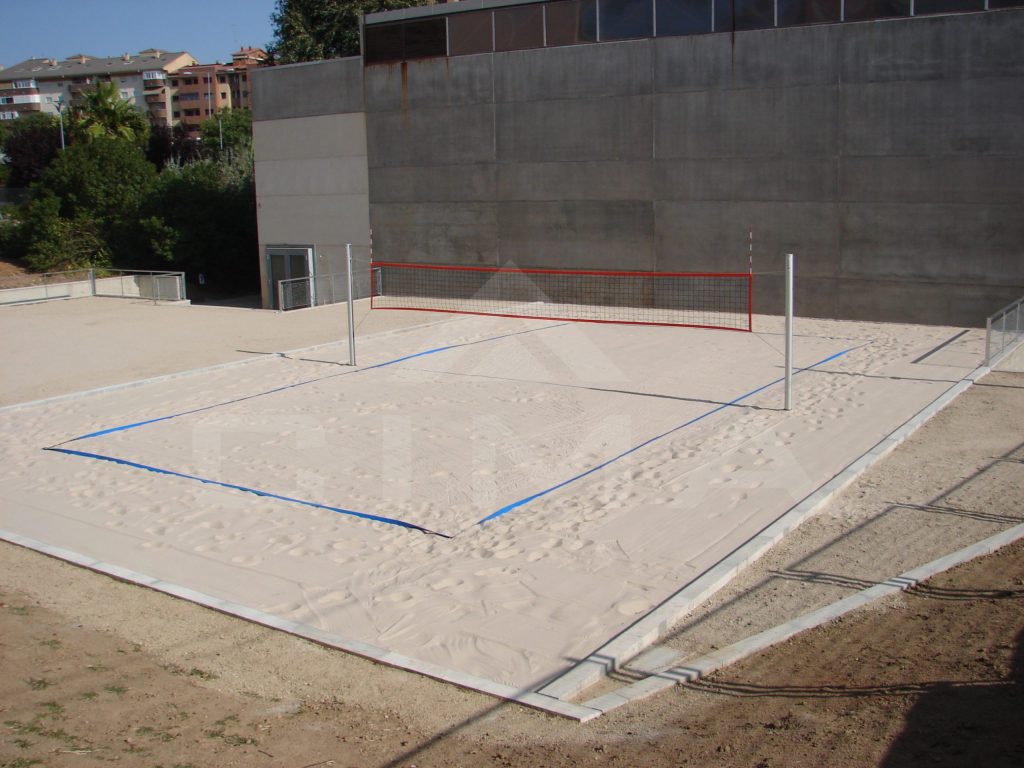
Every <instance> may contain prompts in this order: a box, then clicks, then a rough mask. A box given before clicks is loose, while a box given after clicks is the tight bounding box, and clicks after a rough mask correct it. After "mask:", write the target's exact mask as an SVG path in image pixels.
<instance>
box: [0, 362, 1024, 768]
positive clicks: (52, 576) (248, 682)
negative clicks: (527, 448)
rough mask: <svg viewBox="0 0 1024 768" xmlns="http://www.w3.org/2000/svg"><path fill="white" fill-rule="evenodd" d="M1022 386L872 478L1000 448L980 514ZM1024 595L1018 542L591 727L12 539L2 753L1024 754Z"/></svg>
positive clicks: (525, 759)
mask: <svg viewBox="0 0 1024 768" xmlns="http://www.w3.org/2000/svg"><path fill="white" fill-rule="evenodd" d="M1022 395H1024V376H1022V375H1019V374H1001V375H1000V376H999V378H997V379H992V380H990V381H989V386H982V387H975V388H972V389H971V390H970V391H968V392H967V393H966V394H965V395H964V396H963V397H962V398H960V399H959V400H958V401H956V402H955V403H954V404H953V405H951V406H950V408H949V409H947V412H946V413H947V414H949V417H948V418H944V419H936V420H934V421H933V422H932V423H929V424H928V425H926V426H925V427H924V428H923V429H922V430H921V431H919V432H918V433H917V434H916V435H915V436H914V438H913V439H912V440H910V441H908V443H907V444H905V445H904V446H901V447H900V448H898V449H897V450H896V451H894V452H893V453H892V454H890V455H889V456H888V457H887V458H886V459H884V460H883V462H881V463H880V464H879V465H877V466H876V467H875V468H874V469H873V470H872V472H871V476H870V477H869V478H868V480H867V481H868V482H871V483H878V482H881V481H883V480H885V479H886V478H889V479H891V480H894V481H897V482H898V481H899V479H900V478H901V477H908V476H910V475H913V474H914V473H922V472H927V471H930V470H931V469H932V467H929V466H922V464H921V457H920V452H919V450H917V449H916V448H915V445H917V446H919V445H920V443H921V442H922V441H927V442H929V443H931V444H932V445H934V446H940V447H941V446H945V447H946V448H948V450H946V451H945V452H944V453H943V456H944V458H943V459H942V461H939V460H938V459H937V458H933V459H932V460H931V461H930V464H931V465H932V466H934V467H937V468H938V469H937V471H940V472H941V473H942V474H943V475H944V476H946V477H947V478H956V477H958V476H960V475H963V474H965V473H970V472H972V471H974V470H973V469H972V467H973V466H975V465H976V463H977V462H978V461H979V457H980V458H981V459H988V460H992V461H996V460H998V461H1000V462H1001V463H1002V464H1003V465H1005V471H1016V472H1017V473H1018V474H1017V478H1018V482H1016V483H1015V484H1011V485H1009V486H1008V485H1006V482H1007V476H1006V474H1005V471H1004V472H1003V473H987V474H985V475H984V476H982V477H979V479H978V480H977V481H975V482H973V483H971V484H970V485H968V486H965V487H964V488H962V489H960V490H959V491H958V495H957V498H956V503H957V506H958V507H959V508H962V509H964V510H970V511H972V512H973V513H976V514H982V515H983V514H984V513H985V510H986V509H987V508H988V507H989V506H991V505H992V499H993V494H995V495H1005V494H1006V493H1019V492H1020V490H1019V489H1020V488H1021V487H1022V486H1024V482H1021V481H1020V480H1019V478H1021V476H1022V474H1024V466H1022V463H1021V457H1020V455H1019V452H1015V453H1013V454H1012V455H1010V456H1009V457H1007V456H1002V457H997V456H991V455H990V456H980V454H979V451H981V452H982V453H983V452H984V451H985V450H986V449H985V447H984V446H985V445H987V443H986V442H985V441H981V442H980V443H979V442H978V441H975V440H973V437H974V436H975V435H978V434H984V435H991V434H992V433H994V432H998V431H1000V430H1001V431H1003V432H1005V431H1007V430H1010V431H1014V430H1015V429H1016V427H1015V426H1014V425H1015V423H1016V422H1015V421H1014V420H1013V419H1007V418H1006V414H1007V413H1008V412H1010V410H1011V409H1018V408H1020V407H1021V399H1022ZM978 398H983V399H984V400H985V403H984V404H985V406H986V407H984V408H978V402H977V400H978ZM964 408H966V409H970V413H971V418H969V419H962V418H954V417H955V416H956V412H957V409H964ZM1006 439H1010V440H1011V441H1012V440H1013V439H1016V441H1017V442H1018V443H1019V442H1020V440H1021V437H1020V436H1019V435H1016V437H1015V436H1014V435H1006ZM972 444H976V445H979V446H980V447H979V448H977V449H975V450H971V449H970V446H971V445H972ZM937 450H938V449H937ZM940 452H941V451H940ZM961 465H963V466H961ZM989 476H991V477H992V478H993V479H992V480H991V481H990V480H988V479H987V478H988V477H989ZM950 482H955V480H952V481H950ZM908 487H909V484H908ZM1014 488H1016V490H1014ZM857 493H858V489H857V488H856V487H852V488H851V489H850V490H849V492H848V493H846V494H844V497H845V499H846V500H845V501H844V502H843V503H844V504H849V503H852V502H851V499H856V498H857ZM923 493H924V492H923V491H922V494H923ZM928 494H930V495H922V498H920V499H918V500H917V503H920V504H927V503H930V502H931V501H932V500H933V498H934V491H929V492H928ZM908 495H914V494H912V493H910V492H909V491H908ZM907 503H909V501H908V502H907ZM1022 608H1024V542H1017V543H1016V544H1014V545H1011V546H1009V547H1006V548H1005V549H1003V550H1001V551H1000V552H998V553H996V554H994V555H992V556H989V557H985V558H981V559H979V560H976V561H973V562H970V563H967V564H965V565H963V566H960V567H958V568H955V569H953V570H951V571H949V572H947V573H945V574H942V575H940V576H938V577H936V578H934V579H932V580H930V581H929V582H927V583H925V584H923V585H920V586H919V587H917V588H915V589H913V590H912V591H910V592H908V593H905V594H903V595H900V596H899V597H896V598H892V599H889V600H887V601H884V602H882V603H879V604H877V605H874V606H872V607H871V608H869V609H866V610H863V611H859V612H857V613H855V614H852V615H850V616H848V617H847V618H845V619H843V620H841V621H837V622H835V623H833V624H830V625H828V626H824V627H820V628H818V629H814V630H810V631H808V632H806V633H803V634H802V635H800V636H798V637H796V638H794V639H793V640H791V641H789V642H787V643H784V644H782V645H780V646H777V647H775V648H772V649H770V650H768V651H766V652H764V653H761V654H759V655H757V656H755V657H752V658H750V659H748V660H746V661H745V662H742V663H740V664H736V665H734V666H732V667H729V668H727V669H725V670H723V671H722V672H721V673H719V674H717V675H715V676H713V677H711V678H708V679H707V680H703V681H700V682H698V683H696V684H693V685H689V686H685V687H678V688H675V689H673V690H671V691H668V692H666V693H664V694H662V695H660V696H658V697H655V698H652V699H649V700H646V701H643V702H638V703H636V704H633V705H630V706H628V707H624V708H622V709H620V710H617V711H616V712H613V713H612V714H610V715H608V716H606V717H603V718H600V719H598V720H596V721H593V722H591V723H589V724H586V725H579V724H575V723H571V722H567V721H564V720H560V719H558V718H555V717H552V716H547V715H541V714H538V713H535V712H531V711H528V710H525V709H523V708H521V707H519V706H517V705H512V704H507V703H504V702H499V701H496V700H493V699H489V698H487V697H485V696H482V695H479V694H475V693H469V692H465V691H460V690H458V689H455V688H453V687H451V686H448V685H444V684H441V683H437V682H434V681H432V680H428V679H425V678H422V677H418V676H415V675H411V674H408V673H405V672H401V671H399V670H394V669H388V668H385V667H381V666H379V665H374V664H371V663H369V662H365V661H363V660H360V659H357V658H354V657H352V656H349V655H346V654H342V653H339V652H336V651H330V650H327V649H324V648H321V647H318V646H316V645H313V644H311V643H308V642H306V641H302V640H298V639H296V638H294V637H290V636H288V635H284V634H282V633H278V632H273V631H271V630H266V629H264V628H262V627H258V626H254V625H251V624H248V623H246V622H243V621H240V620H238V619H235V618H232V617H228V616H223V615H220V614H217V613H214V612H212V611H208V610H205V609H202V608H199V607H197V606H195V605H191V604H189V603H185V602H183V601H179V600H176V599H174V598H171V597H168V596H165V595H162V594H158V593H153V592H149V591H147V590H144V589H141V588H138V587H134V586H129V585H126V584H122V583H120V582H116V581H113V580H111V579H109V578H107V577H105V576H101V575H98V574H94V573H91V572H88V571H84V570H82V569H79V568H75V567H73V566H70V565H67V564H65V563H63V562H60V561H56V560H52V559H50V558H47V557H44V556H42V555H39V554H37V553H34V552H30V551H27V550H24V549H21V548H18V547H14V546H11V545H7V544H3V545H0V766H4V767H7V766H11V767H13V766H29V765H44V766H83V765H90V764H95V763H96V762H97V761H110V762H117V763H120V764H122V765H130V766H148V767H155V766H163V767H164V768H172V766H178V768H184V767H185V766H196V767H198V766H234V765H238V766H243V765H244V766H261V765H266V766H294V767H295V768H311V767H312V766H412V765H416V766H420V768H423V767H424V766H447V765H468V766H575V765H602V764H612V765H622V766H628V765H645V766H677V765H723V766H749V767H751V768H753V767H755V766H756V767H758V768H764V767H766V766H796V765H815V766H817V765H826V764H827V765H830V766H870V765H879V766H904V765H906V766H911V765H913V766H918V765H936V766H964V765H985V766H1020V765H1022V764H1024V730H1021V728H1020V715H1021V712H1022V711H1024V706H1022V705H1024V689H1022V683H1024V610H1022Z"/></svg>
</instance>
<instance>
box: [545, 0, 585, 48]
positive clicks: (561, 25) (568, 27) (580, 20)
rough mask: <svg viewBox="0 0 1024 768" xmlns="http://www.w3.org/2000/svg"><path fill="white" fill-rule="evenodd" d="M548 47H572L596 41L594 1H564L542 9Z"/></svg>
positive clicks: (550, 4)
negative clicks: (544, 17)
mask: <svg viewBox="0 0 1024 768" xmlns="http://www.w3.org/2000/svg"><path fill="white" fill-rule="evenodd" d="M544 13H545V16H546V22H545V23H546V25H547V31H548V45H574V44H576V43H592V42H594V41H595V40H597V6H596V5H595V0H565V2H561V3H549V4H548V5H547V6H545V8H544Z"/></svg>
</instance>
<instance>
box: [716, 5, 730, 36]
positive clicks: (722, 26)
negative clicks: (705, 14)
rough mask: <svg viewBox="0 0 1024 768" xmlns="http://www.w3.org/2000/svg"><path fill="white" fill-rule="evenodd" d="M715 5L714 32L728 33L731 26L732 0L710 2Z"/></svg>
mask: <svg viewBox="0 0 1024 768" xmlns="http://www.w3.org/2000/svg"><path fill="white" fill-rule="evenodd" d="M712 2H713V3H714V4H715V17H714V22H715V32H728V31H729V30H731V29H732V28H733V26H732V6H733V0H712Z"/></svg>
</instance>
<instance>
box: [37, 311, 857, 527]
mask: <svg viewBox="0 0 1024 768" xmlns="http://www.w3.org/2000/svg"><path fill="white" fill-rule="evenodd" d="M567 324H568V323H559V324H557V325H548V326H544V327H543V328H534V329H530V330H528V331H516V332H514V333H508V334H503V335H501V336H492V337H488V338H486V339H479V340H477V341H471V342H464V343H461V344H451V345H448V346H444V347H436V348H434V349H428V350H424V351H422V352H416V353H413V354H410V355H404V356H403V357H399V358H395V359H394V360H388V361H386V362H383V363H377V364H376V365H372V366H367V367H366V368H360V369H357V370H351V371H344V372H343V373H336V374H332V375H330V376H321V377H319V378H316V379H308V380H306V381H302V382H297V383H295V384H289V385H286V386H283V387H276V388H274V389H270V390H267V391H266V392H260V393H258V394H255V395H247V396H245V397H241V398H237V399H235V400H229V401H225V402H223V403H217V404H214V405H208V406H204V407H202V408H195V409H193V410H190V411H183V412H182V413H177V414H172V415H170V416H161V417H159V418H156V419H149V420H147V421H140V422H137V423H134V424H125V425H123V426H120V427H112V428H110V429H104V430H100V431H98V432H92V433H89V434H87V435H81V436H79V437H75V438H72V439H70V440H66V441H64V442H63V443H58V444H56V445H53V446H50V447H48V448H44V449H43V450H44V451H52V452H54V453H62V454H65V455H68V456H78V457H81V458H87V459H95V460H97V461H106V462H110V463H112V464H119V465H121V466H126V467H131V468H133V469H141V470H143V471H146V472H154V473H156V474H161V475H167V476H169V477H177V478H181V479H183V480H191V481H194V482H199V483H203V484H206V485H214V486H218V487H220V488H227V489H230V490H235V491H242V492H244V493H251V494H253V495H255V496H261V497H264V498H269V499H276V500H278V501H285V502H289V503H292V504H300V505H302V506H306V507H312V508H314V509H324V510H327V511H330V512H337V513H339V514H342V515H349V516H351V517H356V518H360V519H363V520H370V521H373V522H379V523H386V524H388V525H395V526H398V527H401V528H406V529H409V530H415V531H420V532H422V533H428V534H431V535H435V536H441V537H442V538H446V539H451V538H454V537H455V536H456V535H458V534H457V533H456V534H447V533H442V532H440V531H434V530H431V529H429V528H426V527H424V526H421V525H417V524H416V523H410V522H408V521H406V520H400V519H398V518H391V517H384V516H382V515H373V514H369V513H367V512H358V511H356V510H353V509H347V508H345V507H334V506H331V505H329V504H321V503H319V502H315V501H307V500H304V499H296V498H293V497H291V496H284V495H281V494H277V493H271V492H270V491H262V490H259V489H257V488H250V487H248V486H244V485H237V484H234V483H226V482H222V481H220V480H212V479H210V478H204V477H199V476H198V475H190V474H187V473H184V472H176V471H174V470H170V469H162V468H160V467H154V466H151V465H149V464H141V463H139V462H135V461H130V460H128V459H120V458H117V457H115V456H106V455H104V454H99V453H90V452H87V451H77V450H73V449H70V448H61V447H60V446H62V445H66V444H67V443H71V442H75V441H77V440H85V439H87V438H92V437H99V436H101V435H108V434H111V433H113V432H119V431H123V430H127V429H134V428H136V427H141V426H145V425H147V424H154V423H156V422H160V421H166V420H168V419H174V418H178V417H179V416H187V415H189V414H193V413H199V412H202V411H207V410H211V409H213V408H218V407H220V406H223V405H231V404H233V403H238V402H243V401H245V400H251V399H253V398H256V397H262V396H263V395H269V394H273V393H275V392H281V391H284V390H288V389H293V388H295V387H300V386H303V385H305V384H312V383H315V382H317V381H324V380H326V379H332V378H337V377H338V376H344V375H347V374H353V373H359V372H361V371H369V370H374V369H376V368H385V367H387V366H390V365H395V364H397V363H401V362H404V361H406V360H413V359H415V358H418V357H425V356H427V355H433V354H436V353H438V352H445V351H447V350H450V349H458V348H460V347H466V346H471V345H473V344H479V343H483V342H487V341H496V340H499V339H504V338H508V337H510V336H518V335H520V334H523V333H532V332H533V331H539V330H546V329H548V328H557V327H560V326H562V325H567ZM854 349H856V347H850V348H848V349H844V350H841V351H839V352H836V353H834V354H832V355H829V356H828V357H826V358H824V359H822V360H819V361H818V362H816V363H813V364H812V365H809V366H807V367H805V368H800V369H798V370H797V371H796V373H802V372H804V371H808V370H811V369H812V368H817V367H818V366H821V365H824V364H826V363H828V362H830V361H832V360H835V359H836V358H839V357H842V356H843V355H845V354H847V353H848V352H851V351H852V350H854ZM784 380H785V378H784V377H780V378H777V379H775V380H773V381H770V382H768V383H767V384H763V385H761V386H760V387H757V388H756V389H752V390H751V391H749V392H747V393H745V394H743V395H740V396H739V397H736V398H734V399H732V400H730V401H729V402H727V403H723V404H722V405H719V406H716V407H715V408H712V409H711V410H709V411H705V412H704V413H702V414H700V415H699V416H695V417H694V418H692V419H689V420H688V421H685V422H683V423H682V424H679V425H677V426H675V427H673V428H672V429H669V430H667V431H666V432H662V433H660V434H658V435H655V436H654V437H650V438H648V439H647V440H645V441H644V442H642V443H640V444H638V445H635V446H633V447H632V448H629V449H627V450H625V451H623V452H622V453H619V454H618V455H616V456H613V457H612V458H610V459H607V460H605V461H603V462H601V463H600V464H597V465H595V466H593V467H591V468H590V469H588V470H585V471H584V472H580V473H579V474H577V475H574V476H573V477H570V478H568V479H567V480H563V481H562V482H560V483H558V484H557V485H553V486H551V487H550V488H547V489H545V490H543V491H538V492H537V493H534V494H531V495H529V496H526V497H524V498H522V499H519V500H518V501H514V502H512V503H510V504H506V505H505V506H504V507H502V508H501V509H498V510H495V511H494V512H492V513H491V514H489V515H487V516H486V517H484V518H482V519H480V520H478V521H477V522H476V523H474V525H481V524H483V523H485V522H487V521H488V520H493V519H495V518H497V517H501V516H502V515H504V514H506V513H508V512H511V511H512V510H514V509H517V508H519V507H522V506H524V505H526V504H529V503H530V502H531V501H535V500H536V499H539V498H541V497H543V496H546V495H548V494H549V493H553V492H554V491H557V490H559V489H561V488H564V487H565V486H567V485H569V484H571V483H574V482H576V481H577V480H581V479H583V478H585V477H588V476H589V475H592V474H594V473H595V472H598V471H600V470H602V469H604V468H605V467H607V466H609V465H611V464H613V463H615V462H616V461H618V460H620V459H622V458H625V457H626V456H629V455H630V454H632V453H635V452H636V451H639V450H640V449H641V448H645V447H646V446H648V445H651V444H652V443H655V442H657V441H658V440H661V439H663V438H665V437H667V436H668V435H671V434H673V433H675V432H678V431H679V430H681V429H685V428H686V427H688V426H690V425H692V424H695V423H697V422H698V421H701V420H702V419H706V418H707V417H709V416H712V415H714V414H716V413H718V412H719V411H722V410H724V409H726V408H729V407H730V406H733V405H736V404H737V403H740V402H742V401H743V400H746V399H747V398H749V397H752V396H754V395H756V394H758V393H759V392H763V391H764V390H766V389H768V388H770V387H773V386H775V385H776V384H779V383H780V382H782V381H784Z"/></svg>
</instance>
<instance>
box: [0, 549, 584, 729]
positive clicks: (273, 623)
mask: <svg viewBox="0 0 1024 768" xmlns="http://www.w3.org/2000/svg"><path fill="white" fill-rule="evenodd" d="M0 540H3V541H6V542H8V543H10V544H15V545H17V546H20V547H24V548H26V549H31V550H33V551H35V552H39V553H41V554H44V555H48V556H50V557H53V558H56V559H58V560H63V561H65V562H68V563H71V564H73V565H77V566H80V567H83V568H88V569H89V570H91V571H95V572H97V573H102V574H104V575H106V576H110V577H112V578H115V579H117V580H118V581H123V582H126V583H129V584H135V585H137V586H142V587H148V588H149V589H152V590H155V591H157V592H163V593H164V594H167V595H171V596H173V597H177V598H180V599H182V600H187V601H188V602H190V603H196V604H197V605H201V606H204V607H206V608H212V609H213V610H215V611H219V612H220V613H224V614H228V615H230V616H234V617H236V618H240V619H244V620H245V621H251V622H253V623H255V624H261V625H263V626H265V627H269V628H271V629H276V630H280V631H283V632H287V633H289V634H292V635H296V636H297V637H301V638H303V639H306V640H310V641H312V642H314V643H317V644H319V645H323V646H327V647H329V648H337V649H339V650H342V651H345V652H346V653H351V654H354V655H356V656H362V657H363V658H366V659H369V660H370V661H375V662H378V663H381V664H386V665H388V666H391V667H397V668H399V669H404V670H406V671H409V672H416V673H418V674H421V675H424V676H426V677H431V678H434V679H435V680H440V681H441V682H444V683H451V684H453V685H457V686H459V687H460V688H466V689H469V690H472V691H477V692H478V693H484V694H487V695H489V696H494V697H496V698H499V699H507V700H508V701H514V702H516V703H519V704H523V705H524V706H527V707H530V708H532V709H537V710H541V711H543V712H548V713H551V714H554V715H559V716H561V717H565V718H569V719H572V720H578V721H579V722H586V721H588V720H592V719H593V718H595V717H598V716H600V715H601V711H600V710H597V709H594V708H592V707H588V706H585V705H581V704H573V703H571V702H568V701H562V700H560V699H556V698H552V697H551V696H547V695H545V694H542V693H538V692H536V691H530V690H522V689H518V688H514V687H512V686H509V685H505V684H503V683H497V682H494V681H493V680H488V679H486V678H482V677H477V676H476V675H470V674H466V673H463V672H459V671H458V670H454V669H449V668H447V667H442V666H440V665H437V664H433V663H431V662H428V661H423V660H421V659H415V658H412V657H410V656H404V655H402V654H400V653H395V652H393V651H389V650H388V649H386V648H381V647H379V646H375V645H371V644H369V643H363V642H361V641H358V640H348V639H346V638H343V637H341V636H339V635H335V634H333V633H331V632H325V631H324V630H322V629H318V628H317V627H312V626H309V625H307V624H301V623H299V622H295V621H290V620H288V619H283V618H281V617H279V616H274V615H273V614H269V613H265V612H263V611H260V610H257V609H255V608H250V607H248V606H244V605H240V604H238V603H232V602H229V601H227V600H222V599H220V598H218V597H213V596H212V595H207V594H205V593H202V592H198V591H196V590H194V589H190V588H188V587H184V586H181V585H178V584H172V583H170V582H167V581H162V580H160V579H157V578H154V577H152V576H147V575H146V574H142V573H138V572H136V571H132V570H129V569H127V568H122V567H121V566H118V565H114V564H111V563H104V562H102V561H100V560H96V559H94V558H92V557H89V556H88V555H83V554H81V553H78V552H73V551H71V550H68V549H64V548H62V547H55V546H51V545H49V544H45V543H43V542H41V541H37V540H35V539H32V538H29V537H27V536H22V535H21V534H18V533H14V532H12V531H6V530H3V529H0Z"/></svg>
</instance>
